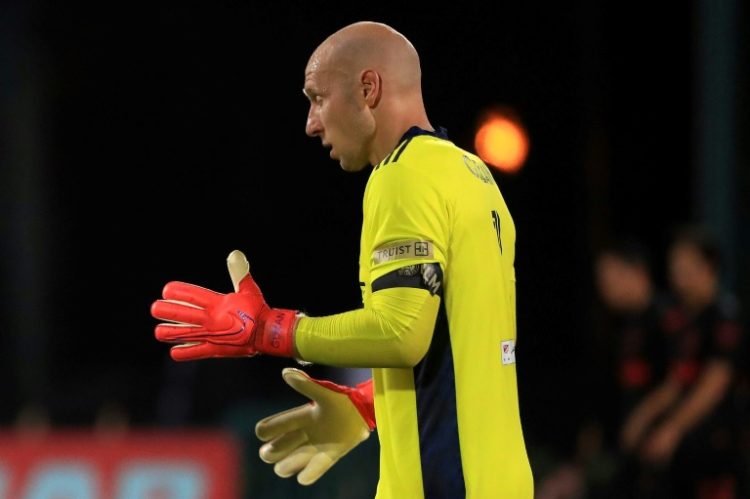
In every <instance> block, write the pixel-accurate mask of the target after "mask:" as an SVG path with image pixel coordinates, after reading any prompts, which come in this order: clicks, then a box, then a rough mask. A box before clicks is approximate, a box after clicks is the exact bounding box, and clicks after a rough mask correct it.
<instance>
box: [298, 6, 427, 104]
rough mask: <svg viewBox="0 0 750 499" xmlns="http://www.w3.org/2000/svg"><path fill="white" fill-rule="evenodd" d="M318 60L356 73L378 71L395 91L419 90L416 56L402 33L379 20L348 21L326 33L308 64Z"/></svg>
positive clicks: (417, 58)
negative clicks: (338, 28)
mask: <svg viewBox="0 0 750 499" xmlns="http://www.w3.org/2000/svg"><path fill="white" fill-rule="evenodd" d="M321 63H324V64H326V65H329V66H330V67H332V68H337V69H338V70H340V71H342V72H345V73H347V74H350V75H356V74H358V73H360V72H362V71H364V70H367V69H372V70H374V71H377V72H378V73H379V74H380V75H381V77H382V78H383V79H384V80H386V81H388V82H389V83H390V84H391V85H393V86H394V90H396V91H406V92H409V91H414V90H419V89H420V85H421V77H422V71H421V69H420V67H419V55H418V54H417V51H416V50H415V49H414V46H413V45H412V44H411V42H410V41H409V40H407V39H406V37H405V36H404V35H402V34H401V33H399V32H398V31H396V30H395V29H393V28H391V27H390V26H387V25H385V24H381V23H375V22H368V21H363V22H358V23H355V24H350V25H349V26H346V27H345V28H342V29H340V30H339V31H337V32H336V33H334V34H332V35H331V36H329V37H328V38H327V39H326V40H325V41H324V42H323V43H322V44H321V45H320V46H319V47H318V48H317V50H315V52H314V53H313V55H312V57H310V63H309V64H308V67H310V66H315V67H319V66H320V64H321Z"/></svg>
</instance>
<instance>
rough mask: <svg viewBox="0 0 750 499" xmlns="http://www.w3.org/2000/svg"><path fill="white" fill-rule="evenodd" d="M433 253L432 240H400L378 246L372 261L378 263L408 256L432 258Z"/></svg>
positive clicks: (373, 253)
mask: <svg viewBox="0 0 750 499" xmlns="http://www.w3.org/2000/svg"><path fill="white" fill-rule="evenodd" d="M433 255H434V251H433V246H432V242H431V241H417V240H413V241H398V242H395V243H391V244H388V245H385V246H381V247H379V248H376V249H375V251H373V252H372V262H373V264H374V265H378V264H381V263H385V262H393V261H396V260H404V259H406V258H432V257H433Z"/></svg>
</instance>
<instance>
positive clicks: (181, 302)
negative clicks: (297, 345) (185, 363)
mask: <svg viewBox="0 0 750 499" xmlns="http://www.w3.org/2000/svg"><path fill="white" fill-rule="evenodd" d="M227 268H228V269H229V275H230V277H231V279H232V284H233V285H234V293H228V294H222V293H217V292H216V291H211V290H210V289H206V288H203V287H200V286H196V285H194V284H188V283H185V282H179V281H173V282H169V283H167V285H166V286H164V290H163V291H162V296H163V298H164V299H162V300H156V301H155V302H154V303H153V304H152V305H151V315H152V316H153V317H154V318H156V319H160V320H165V321H169V322H168V323H161V324H159V325H157V326H156V329H155V336H156V339H157V340H159V341H163V342H165V343H176V345H175V346H173V347H172V349H171V350H170V355H171V356H172V358H173V359H174V360H179V361H182V360H197V359H206V358H210V357H252V356H253V355H256V354H258V353H265V354H269V355H276V356H281V357H293V356H294V334H293V333H294V326H295V324H296V322H297V316H298V315H299V314H298V312H297V311H295V310H285V309H278V308H270V307H269V306H268V304H267V303H266V301H265V299H264V298H263V293H261V291H260V288H259V287H258V285H257V284H256V283H255V280H254V279H253V277H252V276H251V275H250V265H249V264H248V262H247V258H245V255H244V254H243V253H242V252H241V251H239V250H235V251H232V252H231V253H230V254H229V257H228V258H227Z"/></svg>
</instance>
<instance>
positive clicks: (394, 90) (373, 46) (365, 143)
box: [303, 21, 431, 171]
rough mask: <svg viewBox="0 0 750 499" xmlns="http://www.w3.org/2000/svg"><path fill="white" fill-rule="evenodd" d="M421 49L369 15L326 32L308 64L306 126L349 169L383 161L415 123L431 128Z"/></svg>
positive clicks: (307, 130) (356, 168)
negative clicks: (425, 103) (330, 33)
mask: <svg viewBox="0 0 750 499" xmlns="http://www.w3.org/2000/svg"><path fill="white" fill-rule="evenodd" d="M421 79H422V71H421V69H420V64H419V55H418V54H417V51H416V50H415V48H414V46H413V45H412V44H411V42H409V40H407V39H406V37H405V36H404V35H402V34H401V33H399V32H398V31H396V30H395V29H393V28H391V27H390V26H387V25H385V24H381V23H375V22H369V21H363V22H358V23H354V24H350V25H348V26H345V27H344V28H342V29H340V30H338V31H336V32H335V33H334V34H332V35H331V36H329V37H328V38H326V39H325V40H324V41H323V43H321V44H320V45H319V46H318V47H317V48H316V49H315V51H314V52H313V54H312V55H311V56H310V60H309V61H308V63H307V67H306V68H305V88H304V90H303V91H304V93H305V95H306V96H307V98H308V99H309V100H310V111H309V113H308V117H307V125H306V132H307V134H308V135H310V136H311V137H320V139H321V141H322V142H323V145H324V146H325V147H330V148H331V157H332V158H333V159H337V160H338V161H339V163H340V164H341V166H342V168H344V169H345V170H348V171H356V170H360V169H362V168H363V167H364V166H366V165H367V164H368V163H369V164H371V165H374V164H377V163H378V162H379V161H380V160H382V159H383V158H384V157H385V156H386V155H387V154H388V153H389V152H390V151H391V150H392V149H393V148H394V147H395V146H396V145H397V143H398V141H399V139H400V137H401V136H402V135H403V134H404V133H405V132H406V131H407V130H408V129H409V128H410V127H412V126H419V127H422V128H425V129H431V126H430V124H429V121H428V120H427V114H426V112H425V110H424V103H423V102H422V86H421Z"/></svg>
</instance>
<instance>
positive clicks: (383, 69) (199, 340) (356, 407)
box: [152, 22, 533, 499]
mask: <svg viewBox="0 0 750 499" xmlns="http://www.w3.org/2000/svg"><path fill="white" fill-rule="evenodd" d="M304 94H305V95H306V96H307V98H308V99H309V101H310V108H309V113H308V116H307V126H306V132H307V134H308V135H310V136H311V137H318V138H320V140H321V142H322V144H323V146H324V147H327V148H330V156H331V158H333V159H335V160H337V161H338V162H339V163H340V165H341V167H342V168H343V169H344V170H346V171H358V170H362V169H363V168H365V167H367V166H372V172H371V174H370V179H369V182H368V184H367V188H366V190H365V194H364V203H363V211H364V213H363V215H364V217H363V227H362V235H361V244H360V263H359V283H360V286H361V290H362V301H363V307H362V308H360V309H357V310H353V311H349V312H344V313H341V314H337V315H333V316H328V317H305V316H303V315H301V314H299V313H298V312H296V311H290V310H283V309H272V308H270V307H268V306H267V305H266V304H265V301H264V300H263V298H262V295H261V293H260V290H259V288H257V285H256V284H255V282H254V281H253V280H252V278H251V276H250V274H249V271H248V269H247V264H246V262H245V261H244V256H243V255H241V254H238V253H237V252H236V253H233V254H232V255H230V259H229V262H228V263H229V268H230V275H232V280H233V282H234V283H235V293H230V294H228V295H219V294H216V295H217V296H221V298H218V297H215V296H213V295H209V294H207V293H213V292H207V290H203V291H201V290H199V289H195V288H182V287H180V288H179V289H178V288H174V287H173V288H169V286H170V285H168V286H167V288H165V294H164V300H160V301H159V302H158V303H156V304H155V305H154V307H155V309H152V312H153V313H154V316H155V317H158V318H162V319H168V320H171V321H174V322H180V321H181V322H183V324H181V325H180V326H179V327H175V326H174V325H172V326H168V325H161V326H158V327H157V338H159V339H161V340H162V341H171V342H177V343H180V342H182V343H181V344H179V345H177V346H176V347H174V348H173V349H172V351H173V354H172V356H173V357H174V358H176V359H177V360H192V359H195V358H205V357H228V356H237V355H254V354H256V353H266V354H271V355H286V356H291V357H295V358H297V359H299V360H304V361H309V362H314V363H320V364H326V365H330V366H343V367H368V368H372V372H373V377H372V380H371V381H370V382H367V383H364V384H362V385H360V386H358V387H355V388H348V387H342V386H337V385H334V384H332V383H328V382H318V381H316V380H312V379H310V378H308V377H306V376H305V375H304V373H302V372H301V371H299V370H293V369H288V370H285V371H284V379H285V380H286V381H287V382H288V383H289V384H290V385H291V386H292V387H293V388H295V389H296V390H298V391H300V392H301V393H303V394H305V395H307V396H309V397H310V398H311V399H312V400H313V403H312V404H306V405H305V406H301V407H298V408H295V409H292V410H290V411H286V412H284V413H281V414H277V415H273V416H271V417H269V418H266V419H265V420H263V421H261V422H260V423H258V425H257V427H256V432H257V434H258V436H259V437H260V438H261V439H262V440H264V441H266V442H267V443H265V444H264V445H263V446H262V447H261V451H260V454H261V457H262V458H263V460H264V461H267V462H271V463H275V468H274V469H275V471H276V473H277V474H279V475H281V476H285V477H286V476H293V475H297V479H298V480H299V481H300V483H303V484H309V483H312V482H314V481H315V480H317V478H319V477H320V476H321V475H322V474H323V473H325V471H326V470H327V469H328V468H330V466H332V465H333V464H334V463H335V462H336V461H337V460H338V459H339V458H341V457H342V456H343V455H345V454H346V453H347V452H349V450H351V448H353V447H354V446H356V445H357V444H358V443H359V442H361V441H362V440H363V439H364V438H366V437H367V436H368V435H369V431H370V430H371V429H372V428H374V425H375V422H377V428H378V437H379V440H380V448H381V452H380V479H379V483H378V489H377V498H378V499H421V498H425V499H434V498H446V499H458V498H464V497H467V498H474V499H488V498H508V499H511V498H512V499H531V498H532V496H533V480H532V474H531V470H530V467H529V462H528V458H527V455H526V449H525V444H524V438H523V433H522V428H521V420H520V415H519V406H518V394H517V385H516V353H515V343H516V315H515V301H516V298H515V270H514V258H515V226H514V224H513V220H512V218H511V215H510V213H509V211H508V208H507V206H506V204H505V201H504V200H503V197H502V195H501V194H500V191H499V189H498V187H497V185H496V184H495V181H494V179H493V177H492V175H491V174H490V172H489V170H488V169H487V167H486V166H485V165H484V163H483V162H482V161H481V160H480V159H479V158H478V157H477V156H475V155H473V154H471V153H469V152H467V151H464V150H462V149H460V148H458V147H457V146H456V145H455V144H453V143H452V142H451V141H450V140H449V139H448V137H447V135H446V133H445V130H444V129H437V130H436V129H435V127H433V126H432V125H431V124H430V122H429V120H428V118H427V113H426V112H425V107H424V103H423V100H422V91H421V70H420V64H419V57H418V55H417V52H416V50H415V49H414V47H413V46H412V44H411V43H410V42H409V41H408V40H407V39H406V38H405V37H404V36H403V35H401V34H400V33H398V32H396V31H395V30H393V29H392V28H390V27H389V26H386V25H383V24H378V23H372V22H361V23H356V24H352V25H350V26H347V27H345V28H343V29H341V30H340V31H338V32H336V33H334V34H333V35H331V36H330V37H329V38H328V39H326V40H325V41H324V42H323V43H322V44H321V45H320V46H319V47H318V48H317V49H316V50H315V51H314V53H313V54H312V56H311V57H310V60H309V62H308V64H307V67H306V69H305V83H304ZM200 289H202V288H200ZM185 301H188V302H191V303H192V304H193V305H192V306H195V307H198V308H200V309H201V311H200V312H196V311H195V310H190V309H187V308H186V307H184V306H182V305H180V303H179V302H185ZM226 303H230V304H231V305H226V306H225V305H222V304H226ZM157 305H158V306H157ZM222 307H224V308H222ZM222 313H223V314H225V315H224V316H222V315H221V314H222ZM206 314H207V315H208V317H209V319H210V320H208V319H206V320H204V315H206ZM229 316H234V322H233V323H232V322H231V321H229V319H227V320H226V321H222V320H220V319H222V318H226V317H229ZM201 321H203V322H201ZM219 323H221V324H222V325H221V326H219ZM195 324H201V325H202V326H201V328H200V329H195V327H196V326H193V325H195ZM232 324H236V326H234V325H232ZM159 327H162V330H161V332H160V331H159ZM230 340H231V341H230ZM373 399H374V414H373Z"/></svg>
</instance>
